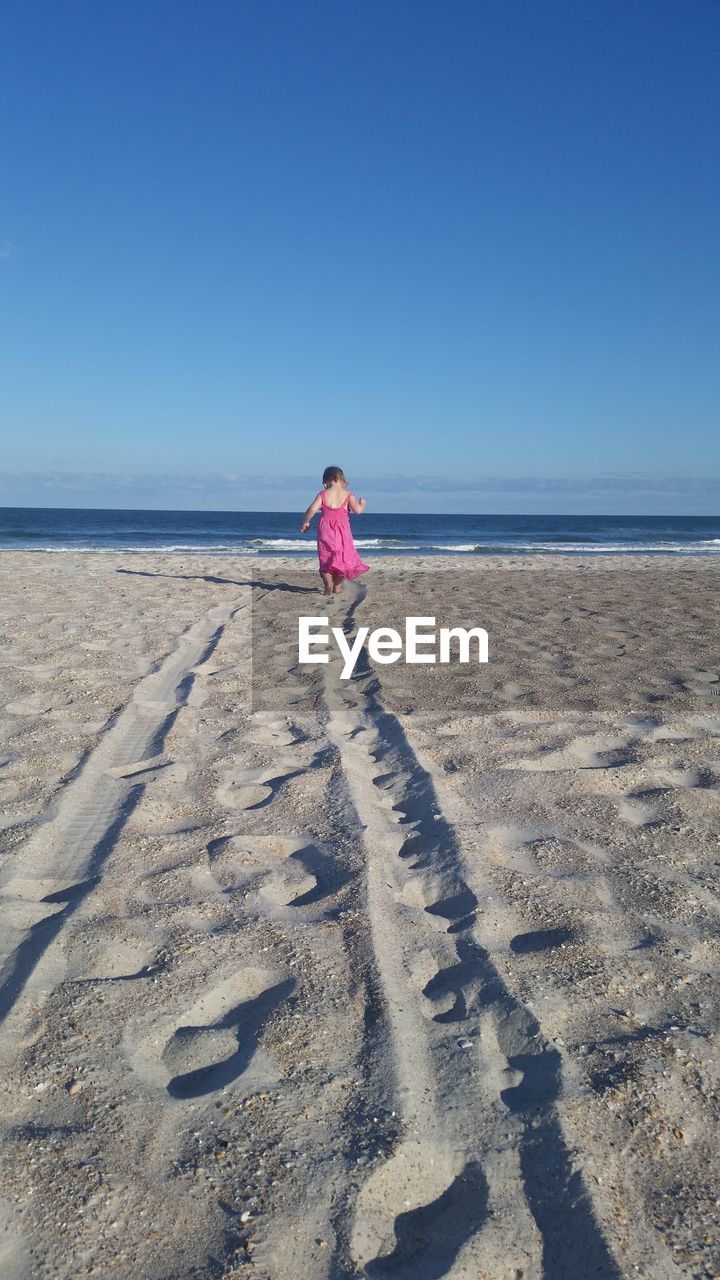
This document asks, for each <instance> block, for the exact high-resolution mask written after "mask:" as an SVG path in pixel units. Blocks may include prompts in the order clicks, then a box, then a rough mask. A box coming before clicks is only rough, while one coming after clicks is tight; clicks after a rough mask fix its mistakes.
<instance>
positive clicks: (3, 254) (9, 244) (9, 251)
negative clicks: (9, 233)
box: [0, 240, 22, 262]
mask: <svg viewBox="0 0 720 1280" xmlns="http://www.w3.org/2000/svg"><path fill="white" fill-rule="evenodd" d="M21 253H22V249H21V248H20V245H19V244H16V243H15V241H14V240H3V241H2V242H0V262H9V261H10V259H11V258H19V257H20V255H21Z"/></svg>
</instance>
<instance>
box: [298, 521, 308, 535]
mask: <svg viewBox="0 0 720 1280" xmlns="http://www.w3.org/2000/svg"><path fill="white" fill-rule="evenodd" d="M309 528H310V525H309V523H308V521H307V520H306V521H305V523H304V524H301V525H300V532H301V533H307V531H308V529H309Z"/></svg>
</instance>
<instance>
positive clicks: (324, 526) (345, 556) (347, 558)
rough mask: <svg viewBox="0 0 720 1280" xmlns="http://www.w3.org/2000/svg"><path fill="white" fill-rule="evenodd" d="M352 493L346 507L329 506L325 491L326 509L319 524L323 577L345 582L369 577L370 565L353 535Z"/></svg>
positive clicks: (318, 538)
mask: <svg viewBox="0 0 720 1280" xmlns="http://www.w3.org/2000/svg"><path fill="white" fill-rule="evenodd" d="M352 496H353V495H352V494H351V493H349V494H348V496H347V498H346V499H345V501H344V502H343V504H342V506H340V507H328V506H326V505H325V490H324V489H323V490H322V492H321V494H320V499H321V501H322V508H321V510H320V519H319V521H318V531H317V548H318V559H319V560H320V572H321V573H336V574H339V575H340V576H342V577H343V578H350V579H352V578H359V576H360V574H361V573H367V571H368V569H369V568H370V566H369V565H367V564H363V562H362V560H361V559H360V557H359V555H358V553H357V551H356V550H355V543H354V542H353V537H352V533H351V532H350V512H349V511H348V502H349V501H350V499H351V498H352Z"/></svg>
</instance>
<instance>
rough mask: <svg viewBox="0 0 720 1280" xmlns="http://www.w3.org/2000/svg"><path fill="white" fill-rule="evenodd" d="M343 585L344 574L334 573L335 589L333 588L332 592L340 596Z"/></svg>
mask: <svg viewBox="0 0 720 1280" xmlns="http://www.w3.org/2000/svg"><path fill="white" fill-rule="evenodd" d="M342 585H343V576H342V574H341V573H334V574H333V589H332V593H333V595H334V596H339V595H340V592H341V591H342Z"/></svg>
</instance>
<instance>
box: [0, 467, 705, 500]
mask: <svg viewBox="0 0 720 1280" xmlns="http://www.w3.org/2000/svg"><path fill="white" fill-rule="evenodd" d="M352 483H353V485H354V486H355V487H356V488H360V487H361V486H362V488H363V489H367V490H368V491H370V492H375V493H403V494H407V495H412V494H417V495H422V494H451V493H452V494H457V493H458V492H463V493H467V494H477V495H483V494H488V495H497V494H507V495H508V496H513V497H529V498H532V497H549V496H555V495H557V496H572V497H588V498H591V497H604V496H613V495H618V496H620V495H637V496H646V497H647V496H653V495H658V496H661V495H675V496H686V497H695V498H718V497H720V477H712V476H692V475H687V476H662V475H650V474H647V473H642V472H638V473H634V474H626V475H619V474H613V473H607V474H604V475H597V476H478V477H464V478H463V479H458V478H457V477H452V478H451V477H446V476H418V475H415V476H407V475H390V476H387V475H386V476H378V477H373V476H356V475H355V474H354V473H353V476H352ZM317 485H318V480H317V476H311V475H286V476H278V475H277V474H274V475H243V474H240V473H237V472H229V471H223V472H215V473H213V472H209V473H204V474H203V473H201V474H198V473H193V474H186V473H172V472H164V473H158V472H146V471H142V472H141V471H138V472H132V473H129V474H124V475H122V474H120V475H118V474H113V473H110V472H100V471H89V472H70V471H63V470H60V469H58V470H54V469H51V470H44V471H30V470H28V471H16V472H14V473H9V472H5V474H4V475H2V476H0V489H4V490H11V489H18V488H22V489H27V488H28V487H32V488H40V489H54V490H62V491H67V492H83V493H88V492H93V491H100V490H102V491H103V492H105V493H118V494H121V493H126V494H127V493H130V492H133V491H135V492H138V491H141V492H148V491H151V492H170V491H173V492H179V493H206V494H207V493H214V494H221V493H226V494H239V493H243V494H246V493H248V492H249V491H251V490H258V489H260V490H273V491H278V490H282V491H286V492H290V491H292V492H297V491H301V492H305V491H306V490H308V489H314V488H317Z"/></svg>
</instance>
